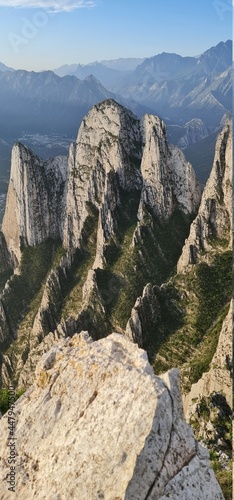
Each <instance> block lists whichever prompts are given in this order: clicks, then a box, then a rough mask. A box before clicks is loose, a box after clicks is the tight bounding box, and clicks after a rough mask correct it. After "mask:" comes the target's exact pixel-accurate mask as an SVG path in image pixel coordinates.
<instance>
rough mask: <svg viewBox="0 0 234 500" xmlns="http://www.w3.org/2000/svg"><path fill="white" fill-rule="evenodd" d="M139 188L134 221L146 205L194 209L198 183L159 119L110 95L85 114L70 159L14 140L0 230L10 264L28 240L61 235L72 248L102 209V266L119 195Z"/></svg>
mask: <svg viewBox="0 0 234 500" xmlns="http://www.w3.org/2000/svg"><path fill="white" fill-rule="evenodd" d="M133 191H134V192H139V195H140V193H141V202H140V207H139V221H141V220H142V218H143V212H144V206H145V207H146V208H148V209H150V210H152V211H153V213H155V214H156V215H158V216H159V217H162V218H168V217H169V216H170V215H171V214H172V212H173V210H175V209H176V208H179V209H180V210H182V211H184V213H189V214H190V213H195V212H196V210H197V207H198V204H199V201H200V188H199V186H198V183H197V181H196V178H195V174H194V171H193V169H192V167H191V165H190V164H189V163H188V162H187V161H186V160H185V157H184V155H183V154H182V152H181V151H180V150H179V149H178V148H176V147H175V146H169V145H168V142H167V137H166V127H165V125H164V123H163V122H162V121H161V120H160V119H159V118H157V117H154V116H151V115H145V116H144V117H143V119H142V120H141V122H140V121H139V120H138V119H137V118H136V117H135V116H134V115H133V114H132V113H131V112H130V111H129V110H127V109H125V108H124V107H123V106H121V105H119V104H117V103H116V102H115V101H113V100H111V99H109V100H107V101H104V102H102V103H100V104H98V105H95V106H94V107H93V108H92V110H91V111H90V112H89V113H88V114H87V116H86V117H85V118H84V119H83V121H82V124H81V127H80V129H79V132H78V137H77V141H76V143H75V144H72V145H71V147H70V152H69V159H68V177H67V161H66V159H65V158H64V157H57V158H55V159H54V160H49V161H47V162H43V161H42V160H40V159H39V158H38V157H36V156H35V155H34V154H33V153H32V152H31V151H30V150H29V149H27V148H26V147H24V146H23V145H22V144H20V143H18V144H16V145H15V146H14V148H13V151H12V166H11V177H10V184H9V190H8V195H7V203H6V211H5V215H4V219H3V225H2V231H3V234H4V236H5V239H6V243H7V246H8V249H9V250H10V252H11V255H12V259H13V261H14V264H15V266H17V264H18V263H19V261H20V254H21V249H22V248H23V247H24V246H25V245H31V246H34V245H37V244H38V243H40V242H42V241H44V240H46V239H47V238H62V240H63V245H64V247H65V248H67V249H69V250H73V249H75V248H78V247H80V246H81V244H82V240H83V233H82V231H83V229H84V223H85V221H86V220H87V218H88V216H89V214H90V208H91V207H94V208H96V209H98V210H99V222H98V240H97V255H96V261H95V265H94V267H103V262H104V260H103V259H104V248H105V245H106V243H107V242H108V241H109V240H110V239H111V238H112V239H116V235H117V233H118V223H117V220H116V210H117V209H118V207H119V206H120V204H121V200H120V198H121V193H122V192H124V193H130V192H133Z"/></svg>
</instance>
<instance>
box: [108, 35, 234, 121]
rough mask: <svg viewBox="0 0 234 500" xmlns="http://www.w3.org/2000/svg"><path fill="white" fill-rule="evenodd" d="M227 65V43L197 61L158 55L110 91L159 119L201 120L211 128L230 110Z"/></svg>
mask: <svg viewBox="0 0 234 500" xmlns="http://www.w3.org/2000/svg"><path fill="white" fill-rule="evenodd" d="M231 65H232V43H231V41H230V40H228V41H227V42H225V43H224V42H220V43H219V44H218V45H217V46H216V47H212V48H211V49H209V50H207V51H206V52H204V54H202V55H201V56H199V57H197V58H196V57H181V56H179V55H177V54H167V53H162V54H159V55H157V56H154V57H152V58H148V59H145V61H144V62H143V63H142V64H141V65H140V66H138V67H137V68H136V70H135V71H134V72H133V73H132V74H131V75H130V76H129V77H126V79H125V81H122V83H120V84H119V83H117V84H116V85H115V86H114V87H112V90H113V91H114V92H117V93H119V94H123V95H125V96H128V97H131V98H132V99H134V100H137V101H138V102H141V103H144V104H145V105H148V106H150V107H152V108H153V109H154V110H155V111H156V112H157V113H160V114H161V115H162V116H163V117H169V118H170V119H172V120H176V119H177V120H178V119H182V120H183V121H184V120H186V121H188V120H191V119H193V118H201V119H204V120H205V122H206V125H207V126H209V127H214V126H218V124H219V122H220V119H221V117H222V116H223V114H225V112H226V111H227V110H230V109H231V106H232V101H231V94H230V88H231V70H230V68H231ZM216 87H217V89H219V90H215V89H216Z"/></svg>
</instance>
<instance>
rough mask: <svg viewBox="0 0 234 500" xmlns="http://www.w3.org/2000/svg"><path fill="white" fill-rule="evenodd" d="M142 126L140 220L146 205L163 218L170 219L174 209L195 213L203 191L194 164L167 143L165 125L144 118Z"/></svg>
mask: <svg viewBox="0 0 234 500" xmlns="http://www.w3.org/2000/svg"><path fill="white" fill-rule="evenodd" d="M141 127H142V134H143V141H144V149H143V156H142V162H141V171H142V177H143V189H142V195H141V204H140V208H139V219H140V220H141V219H142V218H143V214H144V205H146V207H149V208H150V210H151V211H153V212H154V213H155V214H156V215H158V216H159V217H160V218H168V217H169V216H170V215H171V214H172V212H173V210H174V209H175V208H180V209H181V210H182V211H184V212H185V213H195V212H196V210H197V208H198V205H199V202H200V196H201V190H200V186H199V184H198V182H197V180H196V176H195V173H194V170H193V168H192V166H191V164H190V163H189V162H187V161H186V159H185V157H184V155H183V153H182V151H180V150H179V148H177V147H176V146H173V145H169V144H168V140H167V133H166V126H165V124H164V122H163V121H162V120H160V118H158V117H157V116H153V115H145V116H144V117H143V118H142V120H141Z"/></svg>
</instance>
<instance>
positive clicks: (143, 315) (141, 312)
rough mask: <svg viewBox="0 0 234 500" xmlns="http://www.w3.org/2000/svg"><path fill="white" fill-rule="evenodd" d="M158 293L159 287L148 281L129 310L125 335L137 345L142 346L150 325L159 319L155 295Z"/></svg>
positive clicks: (159, 312)
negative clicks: (129, 314)
mask: <svg viewBox="0 0 234 500" xmlns="http://www.w3.org/2000/svg"><path fill="white" fill-rule="evenodd" d="M159 293H160V289H159V287H156V286H153V285H152V284H151V283H148V284H147V285H146V286H145V288H144V290H143V293H142V296H141V297H138V298H137V300H136V302H135V304H134V307H133V308H132V311H131V317H130V318H129V320H128V323H127V326H126V335H127V337H128V338H129V339H130V340H132V342H136V343H137V344H138V345H139V347H143V346H144V344H145V342H147V333H148V335H149V332H150V330H151V325H152V324H154V325H155V324H156V323H157V321H158V320H160V314H161V310H160V304H159V301H158V297H157V295H158V294H159Z"/></svg>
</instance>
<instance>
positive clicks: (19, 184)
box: [2, 143, 67, 267]
mask: <svg viewBox="0 0 234 500" xmlns="http://www.w3.org/2000/svg"><path fill="white" fill-rule="evenodd" d="M66 176H67V159H66V157H63V156H59V157H57V158H55V159H52V160H48V161H42V160H41V159H40V158H38V157H37V156H35V155H34V154H33V153H32V151H31V150H30V149H28V148H26V147H25V146H23V145H22V144H20V143H17V144H15V146H14V147H13V150H12V160H11V175H10V182H9V188H8V193H7V201H6V210H5V214H4V218H3V223H2V232H3V234H4V236H5V239H6V243H7V247H8V249H9V251H10V253H11V258H12V261H13V262H14V265H15V267H16V266H17V265H18V263H19V262H20V257H21V250H22V248H23V247H24V246H25V245H32V246H34V245H37V244H38V243H41V242H42V241H45V240H46V239H47V238H59V237H60V236H61V228H62V214H63V209H64V205H63V204H64V194H63V193H64V186H65V181H66Z"/></svg>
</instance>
